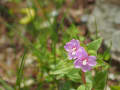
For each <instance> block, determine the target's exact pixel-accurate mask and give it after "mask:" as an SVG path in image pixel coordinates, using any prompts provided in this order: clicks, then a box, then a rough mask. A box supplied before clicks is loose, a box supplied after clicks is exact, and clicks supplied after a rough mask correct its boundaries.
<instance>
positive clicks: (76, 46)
mask: <svg viewBox="0 0 120 90" xmlns="http://www.w3.org/2000/svg"><path fill="white" fill-rule="evenodd" d="M64 48H65V50H66V51H67V52H68V58H69V59H70V60H71V59H76V58H77V56H78V53H80V52H81V51H82V50H81V47H80V42H79V40H75V39H72V40H71V41H70V42H68V43H66V45H65V46H64Z"/></svg>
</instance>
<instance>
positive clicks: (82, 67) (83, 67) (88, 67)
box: [81, 65, 91, 72]
mask: <svg viewBox="0 0 120 90" xmlns="http://www.w3.org/2000/svg"><path fill="white" fill-rule="evenodd" d="M81 69H82V71H83V72H86V71H89V70H91V66H89V65H85V66H84V65H82V66H81Z"/></svg>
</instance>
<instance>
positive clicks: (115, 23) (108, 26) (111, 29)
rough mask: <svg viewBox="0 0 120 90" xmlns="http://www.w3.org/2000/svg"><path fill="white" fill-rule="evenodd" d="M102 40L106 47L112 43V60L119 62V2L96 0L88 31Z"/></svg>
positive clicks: (119, 0) (115, 0)
mask: <svg viewBox="0 0 120 90" xmlns="http://www.w3.org/2000/svg"><path fill="white" fill-rule="evenodd" d="M95 21H96V23H97V28H98V34H99V35H100V36H101V37H103V38H104V43H105V45H106V46H109V45H110V42H111V41H112V49H111V53H112V58H113V59H115V60H118V61H120V0H96V6H95V8H94V10H93V12H92V14H91V15H90V16H89V18H88V29H89V31H90V32H91V33H95V32H96V25H95Z"/></svg>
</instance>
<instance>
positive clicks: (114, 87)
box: [110, 86, 120, 90]
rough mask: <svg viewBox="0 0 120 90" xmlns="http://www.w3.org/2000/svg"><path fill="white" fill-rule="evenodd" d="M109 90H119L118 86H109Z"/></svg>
mask: <svg viewBox="0 0 120 90" xmlns="http://www.w3.org/2000/svg"><path fill="white" fill-rule="evenodd" d="M110 88H111V90H120V86H111V87H110Z"/></svg>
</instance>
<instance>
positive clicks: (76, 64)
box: [74, 59, 82, 68]
mask: <svg viewBox="0 0 120 90" xmlns="http://www.w3.org/2000/svg"><path fill="white" fill-rule="evenodd" d="M80 63H82V60H79V59H77V60H75V61H74V66H75V68H81V66H80Z"/></svg>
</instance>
